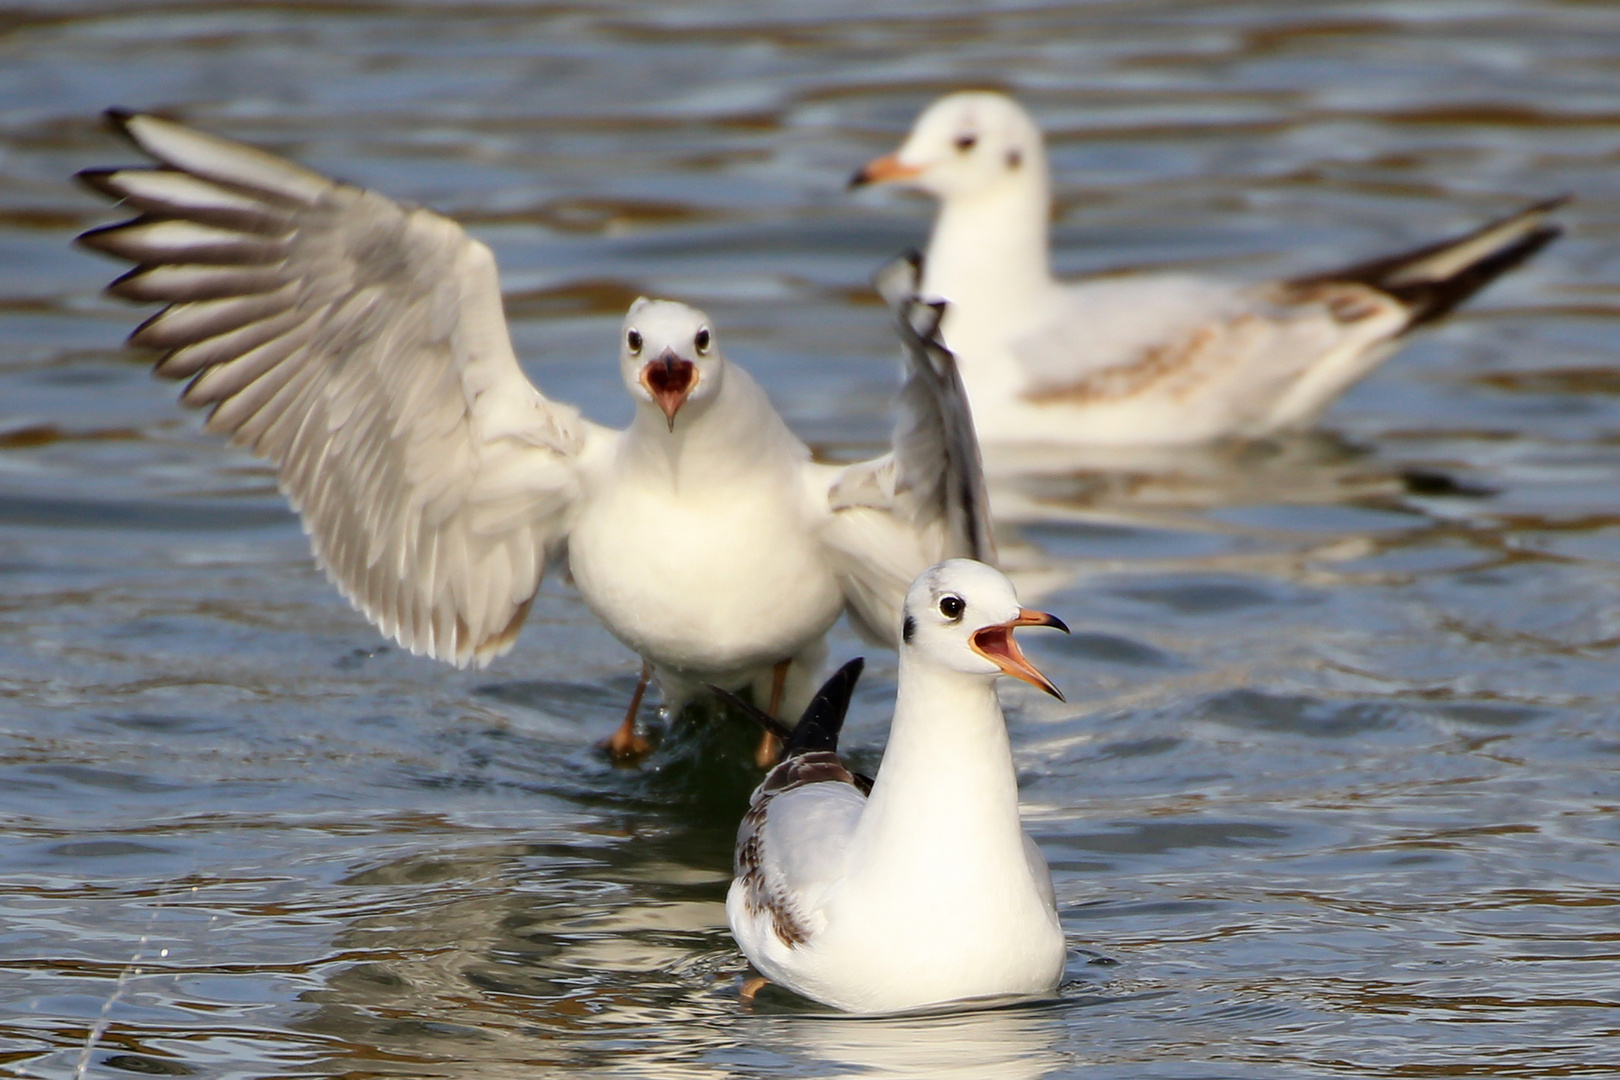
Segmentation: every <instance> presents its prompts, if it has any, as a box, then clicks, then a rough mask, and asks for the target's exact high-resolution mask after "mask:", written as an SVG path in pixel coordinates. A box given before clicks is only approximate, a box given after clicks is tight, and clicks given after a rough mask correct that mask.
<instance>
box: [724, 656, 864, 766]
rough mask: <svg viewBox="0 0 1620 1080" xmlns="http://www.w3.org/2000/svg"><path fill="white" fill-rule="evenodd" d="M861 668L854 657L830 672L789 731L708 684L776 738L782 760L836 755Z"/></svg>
mask: <svg viewBox="0 0 1620 1080" xmlns="http://www.w3.org/2000/svg"><path fill="white" fill-rule="evenodd" d="M865 667H866V659H865V658H864V657H860V656H857V657H856V658H855V659H853V660H851V661H850V662H849V663H847V664H845V665H844V666H843V667H841V668H839V669H838V670H837V671H835V672H833V675H832V678H830V679H828V680H827V681H826V682H824V683H822V684H821V689H820V690H818V691H816V696H815V697H814V698H812V699H811V701H810V705H809V707H808V708H806V709H805V710H804V715H803V716H802V717H800V718H799V722H798V724H797V725H796V726H794V727H793V728H791V729H790V728H789V727H788V726H787V725H786V724H784V723H782V721H780V720H778V719H777V718H776V717H774V716H772V715H771V714H770V713H767V712H766V711H765V710H764V709H761V708H759V707H758V706H756V705H752V704H750V703H749V702H746V701H744V700H743V699H742V698H740V697H738V696H737V695H736V694H733V693H732V692H731V691H729V690H722V689H720V688H719V687H718V686H712V685H711V686H710V687H709V689H710V690H711V691H712V692H713V693H714V694H715V695H716V696H717V697H719V698H720V699H721V700H722V701H725V702H726V703H727V704H729V705H731V706H732V707H733V708H735V709H737V710H739V711H740V712H742V713H743V714H744V715H745V716H748V717H749V718H750V719H752V720H753V721H754V722H755V723H757V724H758V725H759V726H760V727H762V728H764V729H765V730H766V731H768V732H770V733H771V734H772V735H775V736H776V737H777V738H778V739H780V740H781V741H782V745H783V747H784V749H783V754H782V756H783V759H784V760H786V759H787V758H791V757H797V756H798V755H800V754H808V753H811V752H813V751H817V750H830V751H833V752H837V750H838V733H839V732H840V731H842V730H843V727H844V714H845V713H847V712H849V702H850V699H851V698H852V697H854V695H855V684H856V683H857V682H858V681H859V680H860V677H861V672H862V671H863V670H864V669H865Z"/></svg>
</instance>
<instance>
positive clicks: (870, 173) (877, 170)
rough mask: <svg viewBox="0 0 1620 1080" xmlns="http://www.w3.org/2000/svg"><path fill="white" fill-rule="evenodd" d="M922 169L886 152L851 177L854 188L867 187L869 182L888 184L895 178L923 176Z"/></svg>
mask: <svg viewBox="0 0 1620 1080" xmlns="http://www.w3.org/2000/svg"><path fill="white" fill-rule="evenodd" d="M921 175H922V169H921V168H920V167H918V166H916V165H904V164H901V161H900V158H899V156H898V155H896V154H885V155H884V156H883V157H880V158H873V159H872V160H871V161H868V162H867V163H866V164H865V165H863V166H861V168H860V169H858V170H856V173H855V175H854V176H852V177H850V178H849V186H850V187H852V188H858V187H865V186H866V185H867V184H886V183H889V182H890V181H894V180H910V179H912V178H913V177H916V176H921Z"/></svg>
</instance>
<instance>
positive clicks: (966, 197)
mask: <svg viewBox="0 0 1620 1080" xmlns="http://www.w3.org/2000/svg"><path fill="white" fill-rule="evenodd" d="M1025 169H1026V171H1025V172H1024V173H1022V174H1021V175H1019V176H1014V177H1008V178H1007V179H1005V180H1003V181H1001V182H999V183H996V184H992V185H990V186H989V187H987V188H984V189H982V190H979V191H974V192H963V193H958V194H955V195H951V196H949V197H947V198H944V199H942V200H941V202H940V210H939V216H938V217H937V218H936V220H935V222H934V231H933V234H932V235H931V236H930V238H929V241H928V258H927V261H926V262H925V264H924V267H923V288H924V290H925V291H926V292H928V293H929V294H931V295H936V296H941V297H943V298H944V299H946V300H948V301H954V302H956V303H958V304H963V303H967V304H971V303H974V302H975V301H979V300H981V299H983V300H989V301H991V302H995V303H997V305H998V307H1001V308H1002V310H1000V311H998V312H997V317H998V318H1005V317H1006V314H1007V313H1006V310H1005V306H1006V305H1007V304H1009V303H1010V304H1013V305H1016V306H1023V305H1025V304H1028V303H1030V302H1032V301H1038V300H1040V299H1041V298H1043V297H1044V295H1045V293H1046V292H1047V290H1049V289H1050V288H1052V285H1053V282H1052V276H1051V269H1050V256H1049V247H1048V245H1049V239H1048V232H1049V224H1050V217H1051V203H1050V196H1049V194H1048V188H1047V179H1046V165H1045V162H1044V161H1042V160H1040V159H1039V158H1035V159H1033V160H1031V161H1030V162H1028V164H1027V165H1026V166H1025Z"/></svg>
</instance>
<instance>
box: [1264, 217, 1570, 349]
mask: <svg viewBox="0 0 1620 1080" xmlns="http://www.w3.org/2000/svg"><path fill="white" fill-rule="evenodd" d="M1569 199H1570V197H1569V196H1568V195H1559V196H1557V197H1555V198H1551V199H1545V200H1543V201H1541V202H1538V203H1534V204H1532V205H1530V206H1527V207H1525V208H1524V209H1523V210H1520V211H1519V212H1518V213H1516V214H1510V215H1508V216H1507V217H1504V218H1499V219H1498V220H1496V221H1492V222H1489V223H1487V224H1485V225H1482V226H1480V227H1479V228H1477V229H1475V230H1473V231H1472V232H1469V233H1466V234H1464V235H1462V236H1457V237H1453V238H1452V239H1450V240H1442V241H1440V242H1439V243H1435V244H1427V245H1425V246H1423V247H1420V248H1415V249H1413V250H1411V251H1405V252H1402V253H1400V254H1398V255H1386V256H1384V257H1383V258H1379V259H1371V260H1368V261H1367V262H1361V263H1355V264H1354V265H1351V266H1346V267H1343V268H1342V269H1339V270H1334V271H1330V272H1328V273H1324V274H1312V275H1310V276H1309V277H1303V278H1296V279H1295V280H1293V281H1292V282H1290V283H1289V284H1291V285H1296V286H1312V285H1329V284H1336V283H1354V284H1358V285H1366V286H1368V287H1369V288H1373V289H1377V290H1378V291H1379V292H1381V293H1385V294H1387V295H1389V296H1392V297H1394V298H1395V299H1396V300H1397V301H1398V302H1399V303H1400V304H1401V305H1402V306H1403V307H1404V308H1406V310H1407V313H1408V315H1407V323H1406V326H1405V327H1404V329H1403V330H1402V333H1405V332H1408V331H1411V330H1413V329H1415V328H1417V327H1419V326H1423V325H1425V324H1427V323H1431V322H1434V321H1435V320H1437V319H1440V318H1443V317H1444V316H1446V315H1447V314H1449V313H1450V312H1451V310H1452V309H1453V308H1455V307H1457V305H1459V304H1461V303H1462V302H1463V301H1465V300H1467V299H1468V298H1469V297H1471V296H1473V295H1474V294H1475V293H1477V292H1478V291H1479V290H1481V289H1483V288H1484V287H1485V286H1486V285H1489V284H1490V283H1491V282H1492V281H1495V280H1496V279H1497V278H1498V277H1501V276H1502V275H1503V274H1505V273H1507V272H1508V271H1509V270H1512V269H1513V268H1514V267H1516V266H1518V265H1519V264H1521V263H1523V262H1525V261H1526V260H1527V259H1529V258H1530V257H1531V256H1533V255H1535V254H1536V252H1538V251H1540V250H1541V249H1542V248H1544V247H1546V246H1547V245H1548V244H1550V243H1552V242H1553V241H1554V240H1556V239H1557V238H1558V237H1559V236H1560V235H1562V234H1563V231H1564V230H1563V229H1561V228H1560V227H1559V226H1557V225H1552V224H1548V223H1547V221H1546V217H1547V215H1548V214H1549V213H1551V212H1552V211H1553V210H1556V209H1557V208H1558V207H1560V206H1563V205H1564V204H1565V203H1567V202H1569Z"/></svg>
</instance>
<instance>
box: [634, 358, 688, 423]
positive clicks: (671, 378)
mask: <svg viewBox="0 0 1620 1080" xmlns="http://www.w3.org/2000/svg"><path fill="white" fill-rule="evenodd" d="M697 381H698V372H697V365H696V364H694V363H692V361H690V360H682V359H681V358H680V357H679V356H676V355H675V352H674V350H673V349H665V350H664V351H663V352H661V353H659V354H658V359H656V360H649V361H647V366H646V367H644V368H642V369H641V385H642V386H645V387H646V388H647V393H649V394H651V395H652V399H653V401H655V402H657V403H658V407H659V409H661V410H662V411H663V413H664V419H666V420H668V421H669V430H671V431H674V430H675V414H676V413H678V412H680V411H681V406H682V405H685V404H686V399H687V397H688V396H690V395H691V393H692V388H693V387H694V386H696V385H697Z"/></svg>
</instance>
